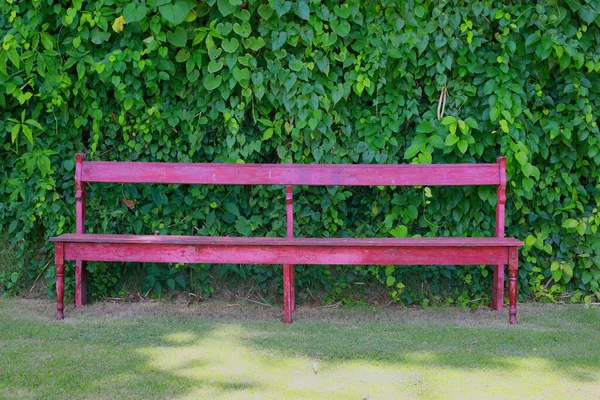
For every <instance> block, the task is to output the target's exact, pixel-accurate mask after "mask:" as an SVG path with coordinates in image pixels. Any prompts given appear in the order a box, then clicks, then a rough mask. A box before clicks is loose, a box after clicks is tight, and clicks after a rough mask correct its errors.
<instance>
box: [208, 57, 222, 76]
mask: <svg viewBox="0 0 600 400" xmlns="http://www.w3.org/2000/svg"><path fill="white" fill-rule="evenodd" d="M222 68H223V62H222V61H220V60H211V61H210V62H209V63H208V66H207V67H206V69H207V70H208V72H210V73H211V74H214V73H215V72H219V71H220V70H221V69H222Z"/></svg>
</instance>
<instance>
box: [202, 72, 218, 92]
mask: <svg viewBox="0 0 600 400" xmlns="http://www.w3.org/2000/svg"><path fill="white" fill-rule="evenodd" d="M222 81H223V78H222V77H221V75H206V76H205V77H204V79H202V84H203V85H204V87H205V88H206V90H215V89H216V88H218V87H219V85H220V84H221V82H222Z"/></svg>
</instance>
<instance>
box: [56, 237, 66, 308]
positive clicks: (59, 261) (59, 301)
mask: <svg viewBox="0 0 600 400" xmlns="http://www.w3.org/2000/svg"><path fill="white" fill-rule="evenodd" d="M54 251H55V252H54V254H55V259H56V319H64V318H65V314H64V312H63V310H64V309H65V304H64V298H65V247H64V243H61V242H57V243H56V245H55V246H54Z"/></svg>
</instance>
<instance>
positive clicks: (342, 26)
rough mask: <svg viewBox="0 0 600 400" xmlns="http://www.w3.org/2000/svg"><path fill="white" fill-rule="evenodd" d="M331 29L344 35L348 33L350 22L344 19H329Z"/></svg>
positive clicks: (339, 34) (341, 35)
mask: <svg viewBox="0 0 600 400" xmlns="http://www.w3.org/2000/svg"><path fill="white" fill-rule="evenodd" d="M331 30H332V31H334V32H335V33H336V34H337V35H338V36H340V37H346V35H348V33H350V23H349V22H348V21H345V20H342V21H339V20H333V21H331Z"/></svg>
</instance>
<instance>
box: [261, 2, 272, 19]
mask: <svg viewBox="0 0 600 400" xmlns="http://www.w3.org/2000/svg"><path fill="white" fill-rule="evenodd" d="M258 15H260V17H261V18H264V19H269V18H271V15H273V9H272V8H271V7H270V6H269V5H268V4H261V5H260V6H259V7H258Z"/></svg>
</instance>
